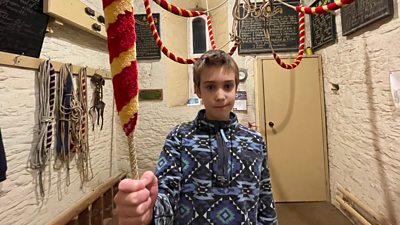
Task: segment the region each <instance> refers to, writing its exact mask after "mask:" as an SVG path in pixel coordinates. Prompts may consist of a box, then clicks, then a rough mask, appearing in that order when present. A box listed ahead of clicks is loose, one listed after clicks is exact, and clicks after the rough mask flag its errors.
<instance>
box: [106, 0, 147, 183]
mask: <svg viewBox="0 0 400 225" xmlns="http://www.w3.org/2000/svg"><path fill="white" fill-rule="evenodd" d="M103 10H104V16H105V20H106V27H107V37H108V38H107V44H108V52H109V60H110V67H111V73H112V77H113V78H112V82H113V88H114V97H115V104H116V107H117V111H118V114H119V118H120V121H121V124H122V127H123V130H124V132H125V135H126V136H127V138H128V144H129V160H130V162H131V172H132V175H133V177H134V178H138V168H137V163H136V154H137V151H136V149H135V147H134V143H133V142H134V138H133V136H134V132H133V131H134V130H135V127H136V121H137V118H138V105H139V99H138V92H139V85H138V67H137V61H136V31H135V17H134V10H133V5H132V0H103Z"/></svg>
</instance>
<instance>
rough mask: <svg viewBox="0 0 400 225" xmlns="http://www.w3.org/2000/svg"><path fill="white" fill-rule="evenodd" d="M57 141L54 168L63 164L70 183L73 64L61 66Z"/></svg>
mask: <svg viewBox="0 0 400 225" xmlns="http://www.w3.org/2000/svg"><path fill="white" fill-rule="evenodd" d="M57 94H58V98H57V110H58V111H57V117H56V122H57V135H56V136H57V142H56V156H55V162H54V165H53V167H54V169H60V168H62V167H63V166H65V167H66V170H67V179H66V183H67V185H69V184H70V177H69V170H70V167H69V162H70V158H71V157H70V156H71V155H70V154H71V148H70V147H71V135H70V132H71V113H72V108H71V107H72V103H71V102H72V96H73V81H72V64H63V65H62V66H61V68H60V76H59V79H58V85H57Z"/></svg>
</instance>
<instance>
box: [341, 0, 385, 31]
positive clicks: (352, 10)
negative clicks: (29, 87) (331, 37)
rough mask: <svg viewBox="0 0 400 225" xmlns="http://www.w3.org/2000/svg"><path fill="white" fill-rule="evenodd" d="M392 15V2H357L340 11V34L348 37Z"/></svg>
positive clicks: (360, 0)
mask: <svg viewBox="0 0 400 225" xmlns="http://www.w3.org/2000/svg"><path fill="white" fill-rule="evenodd" d="M392 15H393V0H357V1H354V2H352V3H351V4H349V5H346V6H344V7H343V8H342V9H341V10H340V16H341V19H342V33H343V35H344V36H345V35H349V34H351V33H353V32H355V31H357V30H359V29H361V28H363V27H365V26H367V25H369V24H371V23H373V22H375V21H377V20H379V19H382V18H385V17H390V16H392Z"/></svg>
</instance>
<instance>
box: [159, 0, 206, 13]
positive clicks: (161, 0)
mask: <svg viewBox="0 0 400 225" xmlns="http://www.w3.org/2000/svg"><path fill="white" fill-rule="evenodd" d="M154 2H156V3H157V4H158V5H160V6H161V7H162V8H163V9H165V10H167V11H169V12H171V13H173V14H175V15H178V16H183V17H194V16H201V15H205V14H206V12H205V11H197V10H186V9H181V8H179V7H177V6H174V5H172V4H170V3H168V2H167V1H165V0H154Z"/></svg>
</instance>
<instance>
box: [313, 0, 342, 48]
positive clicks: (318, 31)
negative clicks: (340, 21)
mask: <svg viewBox="0 0 400 225" xmlns="http://www.w3.org/2000/svg"><path fill="white" fill-rule="evenodd" d="M333 1H334V0H316V1H314V2H313V3H312V4H311V7H316V6H321V5H325V4H329V3H331V2H333ZM310 21H311V22H310V28H311V45H312V49H313V50H316V49H318V48H320V47H322V46H324V45H326V44H330V43H334V42H335V40H336V23H335V15H334V14H331V13H328V14H315V15H314V14H313V15H311V18H310Z"/></svg>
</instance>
